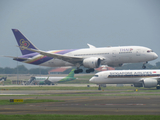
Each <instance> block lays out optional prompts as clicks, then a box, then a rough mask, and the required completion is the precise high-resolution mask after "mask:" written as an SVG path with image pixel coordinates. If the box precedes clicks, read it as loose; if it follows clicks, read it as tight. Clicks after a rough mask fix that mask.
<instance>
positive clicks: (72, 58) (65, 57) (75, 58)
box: [18, 46, 84, 64]
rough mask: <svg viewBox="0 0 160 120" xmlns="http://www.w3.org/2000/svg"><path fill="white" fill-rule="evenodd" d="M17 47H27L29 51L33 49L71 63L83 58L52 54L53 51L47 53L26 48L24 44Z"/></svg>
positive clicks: (38, 51) (80, 60)
mask: <svg viewBox="0 0 160 120" xmlns="http://www.w3.org/2000/svg"><path fill="white" fill-rule="evenodd" d="M18 47H20V48H23V49H27V50H30V51H33V52H37V53H40V54H42V55H45V56H48V57H52V58H57V59H61V60H64V61H67V62H70V63H73V64H74V63H77V62H82V61H83V59H84V58H83V57H79V56H76V57H75V56H67V55H60V54H54V53H49V52H45V51H42V50H36V49H31V48H27V47H24V46H18Z"/></svg>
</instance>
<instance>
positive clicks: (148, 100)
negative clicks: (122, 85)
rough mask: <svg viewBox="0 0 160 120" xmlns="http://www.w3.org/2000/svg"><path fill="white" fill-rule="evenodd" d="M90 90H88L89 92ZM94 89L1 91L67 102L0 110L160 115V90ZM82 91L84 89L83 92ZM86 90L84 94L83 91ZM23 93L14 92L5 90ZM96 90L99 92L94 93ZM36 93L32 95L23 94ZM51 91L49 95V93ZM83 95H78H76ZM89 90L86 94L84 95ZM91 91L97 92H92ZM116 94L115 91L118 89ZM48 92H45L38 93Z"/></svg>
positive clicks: (15, 97) (36, 104)
mask: <svg viewBox="0 0 160 120" xmlns="http://www.w3.org/2000/svg"><path fill="white" fill-rule="evenodd" d="M87 91H88V92H87ZM91 91H92V90H43V91H42V90H23V91H19V90H12V91H7V90H6V91H1V96H0V99H1V100H2V99H7V100H9V99H24V100H25V99H52V100H64V102H55V103H53V102H50V103H35V104H34V103H28V104H19V105H1V107H0V114H83V115H95V114H98V115H104V114H105V115H160V104H159V101H160V95H149V94H160V91H159V92H151V93H148V92H146V93H145V94H146V95H144V96H139V95H137V96H128V94H134V93H121V92H118V93H119V94H126V96H96V94H113V93H106V92H107V91H104V93H102V92H100V93H98V92H96V91H93V93H90V92H91ZM79 92H80V93H79ZM82 92H83V94H82V95H81V93H82ZM9 93H12V94H15V95H16V94H17V95H18V94H19V95H18V96H13V95H12V96H10V95H7V96H5V94H9ZM94 93H96V94H94ZM23 94H25V95H32V96H22V95H23ZM45 94H46V95H48V96H45ZM53 94H73V96H52V95H53ZM76 94H77V95H79V94H80V95H79V96H74V95H76ZM84 94H85V95H84ZM89 94H94V95H93V96H89ZM114 94H115V93H114ZM37 95H44V96H37Z"/></svg>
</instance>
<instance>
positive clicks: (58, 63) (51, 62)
mask: <svg viewBox="0 0 160 120" xmlns="http://www.w3.org/2000/svg"><path fill="white" fill-rule="evenodd" d="M41 65H42V66H49V67H62V66H73V64H71V63H69V62H65V61H63V60H59V59H52V60H49V61H47V62H45V63H42V64H41Z"/></svg>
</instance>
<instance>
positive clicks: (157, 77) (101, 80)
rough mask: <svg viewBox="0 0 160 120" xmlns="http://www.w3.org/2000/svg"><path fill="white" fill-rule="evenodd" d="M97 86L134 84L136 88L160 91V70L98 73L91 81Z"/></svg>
mask: <svg viewBox="0 0 160 120" xmlns="http://www.w3.org/2000/svg"><path fill="white" fill-rule="evenodd" d="M89 81H90V82H91V83H95V84H134V86H135V87H145V88H150V87H157V89H160V86H159V85H160V70H110V71H103V72H98V73H96V74H95V75H94V76H93V77H92V78H91V79H90V80H89Z"/></svg>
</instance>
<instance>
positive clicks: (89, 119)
mask: <svg viewBox="0 0 160 120" xmlns="http://www.w3.org/2000/svg"><path fill="white" fill-rule="evenodd" d="M0 118H1V120H160V115H30V114H27V115H0Z"/></svg>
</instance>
